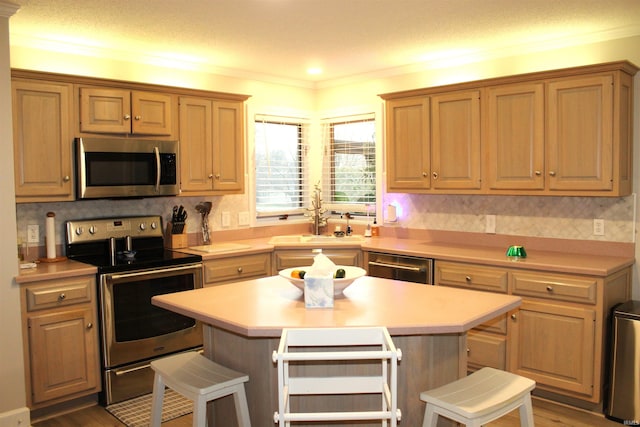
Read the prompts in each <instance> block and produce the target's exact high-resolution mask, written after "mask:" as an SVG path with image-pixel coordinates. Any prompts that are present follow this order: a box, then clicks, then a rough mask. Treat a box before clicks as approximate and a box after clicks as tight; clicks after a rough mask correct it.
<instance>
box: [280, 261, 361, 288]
mask: <svg viewBox="0 0 640 427" xmlns="http://www.w3.org/2000/svg"><path fill="white" fill-rule="evenodd" d="M340 270H342V271H344V277H336V276H342V274H341V273H342V272H341V271H340ZM308 271H311V266H307V267H293V268H286V269H284V270H281V271H280V272H279V275H280V276H281V277H284V278H285V279H287V280H288V281H289V282H291V283H292V284H293V285H294V286H295V287H296V288H298V289H300V290H302V291H304V275H305V274H306V273H307V272H308ZM301 272H304V273H301ZM365 274H367V272H366V271H365V270H364V269H362V268H360V267H353V266H350V265H336V271H335V272H334V278H333V294H334V295H340V294H342V291H344V289H345V288H346V287H347V286H349V285H350V284H352V283H353V282H354V281H355V280H356V279H358V278H360V277H362V276H364V275H365ZM300 276H302V278H301V277H300Z"/></svg>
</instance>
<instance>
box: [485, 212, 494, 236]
mask: <svg viewBox="0 0 640 427" xmlns="http://www.w3.org/2000/svg"><path fill="white" fill-rule="evenodd" d="M485 218H486V219H485V221H486V223H485V226H484V232H485V233H487V234H496V216H495V215H487V216H486V217H485Z"/></svg>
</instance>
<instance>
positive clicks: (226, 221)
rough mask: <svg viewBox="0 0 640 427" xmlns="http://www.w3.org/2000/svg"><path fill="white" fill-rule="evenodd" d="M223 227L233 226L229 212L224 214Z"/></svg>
mask: <svg viewBox="0 0 640 427" xmlns="http://www.w3.org/2000/svg"><path fill="white" fill-rule="evenodd" d="M222 226H223V227H230V226H231V214H230V213H229V212H222Z"/></svg>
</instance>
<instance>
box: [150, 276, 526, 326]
mask: <svg viewBox="0 0 640 427" xmlns="http://www.w3.org/2000/svg"><path fill="white" fill-rule="evenodd" d="M152 302H153V304H155V305H157V306H159V307H162V308H166V309H168V310H171V311H174V312H177V313H180V314H183V315H185V316H188V317H193V318H195V319H197V320H200V321H202V322H204V323H206V324H208V325H211V326H214V327H219V328H222V329H225V330H228V331H231V332H234V333H237V334H240V335H243V336H246V337H279V336H280V334H281V332H282V328H297V327H346V326H381V325H382V326H386V327H387V328H388V329H389V332H390V333H391V334H392V335H432V334H448V333H463V332H466V331H468V330H469V329H471V328H473V327H475V326H477V325H479V324H480V323H483V322H485V321H487V320H490V319H492V318H494V317H496V316H498V315H500V314H502V313H506V312H507V311H509V310H512V309H514V308H516V307H518V306H519V305H520V298H519V297H515V296H511V295H504V294H497V293H491V292H477V291H468V290H464V289H455V288H448V287H439V286H426V285H421V284H415V283H408V282H403V281H397V280H389V279H381V278H376V277H369V276H364V277H361V278H360V279H358V280H356V281H355V282H354V283H353V284H351V286H349V287H348V288H347V289H345V291H344V295H343V296H342V297H340V298H336V299H335V301H334V307H333V308H305V305H304V298H303V293H302V291H301V290H299V289H297V288H296V287H294V286H293V285H292V284H291V283H290V282H289V281H288V280H286V279H285V278H282V277H280V276H272V277H266V278H262V279H254V280H247V281H243V282H237V283H231V284H228V285H219V286H212V287H207V288H203V289H196V290H192V291H184V292H178V293H173V294H165V295H157V296H155V297H153V299H152Z"/></svg>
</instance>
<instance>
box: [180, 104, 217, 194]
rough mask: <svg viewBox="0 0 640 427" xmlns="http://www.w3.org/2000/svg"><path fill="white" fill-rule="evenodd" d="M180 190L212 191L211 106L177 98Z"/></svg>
mask: <svg viewBox="0 0 640 427" xmlns="http://www.w3.org/2000/svg"><path fill="white" fill-rule="evenodd" d="M179 111H180V189H181V190H182V191H184V192H192V191H199V192H207V191H211V190H213V145H212V142H211V141H212V117H213V105H212V102H211V101H210V100H208V99H200V98H184V97H183V98H180V107H179Z"/></svg>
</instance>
